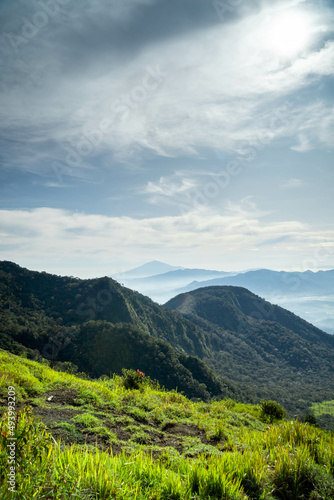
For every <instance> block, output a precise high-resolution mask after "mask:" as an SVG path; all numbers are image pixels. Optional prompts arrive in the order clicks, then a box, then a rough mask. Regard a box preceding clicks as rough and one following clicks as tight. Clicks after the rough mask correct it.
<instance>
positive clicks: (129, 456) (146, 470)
mask: <svg viewBox="0 0 334 500" xmlns="http://www.w3.org/2000/svg"><path fill="white" fill-rule="evenodd" d="M9 386H11V387H15V392H16V405H17V407H16V410H17V417H18V418H17V421H16V426H15V437H16V438H17V441H16V492H15V493H11V492H9V491H8V485H7V484H6V477H7V473H8V463H7V459H8V446H7V445H8V444H9V443H10V442H11V441H10V439H9V438H10V434H9V429H8V426H7V423H8V415H7V413H6V410H7V407H8V405H7V399H8V397H7V394H8V387H9ZM0 398H1V400H0V403H1V410H2V411H1V413H2V421H1V431H0V432H1V434H0V484H2V486H1V487H0V497H1V499H4V500H7V499H12V498H15V499H22V500H28V499H29V500H30V499H33V498H34V499H35V498H36V499H42V498H43V499H65V498H66V499H67V498H73V499H75V498H77V499H84V500H85V499H87V500H88V499H101V500H102V499H103V500H107V499H122V500H123V499H124V500H160V499H161V500H177V499H179V500H188V499H189V500H202V499H203V500H204V499H235V500H238V499H244V500H246V499H262V500H265V499H268V500H269V499H282V500H283V499H284V500H298V499H300V500H302V499H313V500H315V499H318V500H322V499H325V500H326V499H328V500H330V499H332V498H334V479H333V473H334V442H333V435H332V434H330V433H326V432H324V431H321V430H320V429H318V428H316V427H314V426H312V425H310V424H308V423H302V422H299V421H291V420H280V421H276V420H275V418H276V417H282V416H283V412H281V411H280V407H279V406H275V405H271V404H268V402H267V403H264V404H262V406H260V405H258V406H253V405H246V404H241V403H236V402H235V401H232V400H223V401H213V402H211V403H205V402H202V401H190V400H189V399H187V398H186V397H185V396H183V395H182V394H179V393H177V392H176V391H172V392H166V391H164V390H161V389H160V388H159V386H158V384H156V383H153V382H152V381H150V380H149V379H147V377H146V376H145V375H144V374H143V373H142V372H141V371H139V370H138V371H137V372H129V371H124V372H123V377H120V376H114V377H113V378H112V379H110V378H107V377H105V378H104V379H103V380H87V379H85V378H82V377H78V376H75V375H72V374H69V373H62V372H57V371H54V370H52V369H51V368H50V367H48V366H46V365H43V364H40V363H37V362H34V361H30V360H27V359H23V358H19V357H17V356H14V355H12V354H10V353H7V352H5V351H0ZM27 405H29V406H28V407H27ZM269 422H272V423H269Z"/></svg>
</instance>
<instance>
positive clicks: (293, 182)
mask: <svg viewBox="0 0 334 500" xmlns="http://www.w3.org/2000/svg"><path fill="white" fill-rule="evenodd" d="M303 184H304V183H303V181H302V180H301V179H295V178H291V179H289V180H288V181H287V182H284V184H281V187H282V188H284V189H291V188H299V187H301V186H303Z"/></svg>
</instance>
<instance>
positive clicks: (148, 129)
mask: <svg viewBox="0 0 334 500" xmlns="http://www.w3.org/2000/svg"><path fill="white" fill-rule="evenodd" d="M143 1H144V0H143ZM144 3H147V2H144ZM148 3H149V2H148ZM297 3H300V2H292V3H291V2H289V3H287V2H283V3H282V2H276V3H275V4H274V5H273V7H266V8H265V9H262V10H260V11H259V12H257V13H256V14H251V15H248V16H247V17H244V18H240V19H238V20H237V21H235V22H234V23H231V24H225V23H221V24H217V25H216V26H214V25H213V26H212V25H211V26H210V27H208V28H206V29H202V30H198V31H197V32H196V36H194V33H193V32H192V31H190V32H185V34H183V35H182V36H180V35H177V36H174V38H167V39H165V40H159V41H158V42H157V43H154V44H153V43H151V44H148V45H147V46H146V47H145V50H142V51H140V50H139V51H138V52H137V53H135V54H132V57H130V58H128V59H125V60H124V61H123V60H122V57H121V56H118V57H114V56H113V55H110V54H109V53H103V54H102V53H101V54H100V57H99V59H98V60H96V61H94V63H93V62H92V60H89V61H88V62H89V65H88V66H87V68H85V69H84V70H83V69H82V67H80V71H79V70H77V71H76V70H75V69H71V66H70V65H69V60H68V58H69V56H68V47H64V46H63V44H62V34H64V35H66V36H67V37H68V36H69V34H68V30H70V29H71V27H72V28H75V29H76V30H77V29H78V27H77V26H80V20H81V17H80V16H81V14H80V11H79V10H76V9H75V8H73V11H72V17H69V18H68V19H67V23H65V24H64V25H63V26H62V25H59V26H58V32H57V37H58V38H57V37H56V33H55V32H52V34H51V35H52V37H53V39H52V41H53V43H54V44H55V49H53V51H51V52H50V50H51V49H50V47H49V41H50V40H49V39H48V36H49V35H47V31H45V38H43V41H45V42H46V43H36V44H34V43H33V41H31V43H30V45H29V47H28V46H27V50H26V52H25V57H24V58H23V59H20V58H17V59H15V58H13V57H12V56H11V65H10V69H9V67H8V68H7V69H6V71H5V73H4V75H3V78H4V82H5V84H6V85H7V87H6V92H4V97H3V99H2V101H1V115H0V117H1V123H2V124H3V125H2V127H1V128H2V134H3V137H4V139H6V140H7V141H9V142H8V145H7V147H8V148H9V149H8V153H7V154H8V157H6V158H5V161H8V158H9V157H14V158H15V160H14V164H16V165H17V166H19V167H20V168H25V169H31V170H34V169H35V170H42V171H43V170H44V171H45V170H50V168H51V163H52V160H59V161H62V162H63V163H64V164H66V161H67V160H66V158H68V148H69V147H72V148H74V150H75V151H76V154H77V156H79V160H77V163H78V165H77V166H76V168H73V169H72V173H70V172H69V174H70V175H73V176H78V175H79V173H82V171H83V170H85V169H87V168H89V167H90V166H91V165H90V164H91V163H92V164H94V165H95V162H94V161H93V159H94V158H95V157H96V155H98V154H101V153H102V154H107V155H109V157H110V154H113V155H115V156H116V157H117V158H119V159H122V160H128V159H133V160H134V161H137V160H138V157H139V156H140V154H141V150H142V149H143V148H144V149H146V150H147V149H148V150H150V151H152V152H154V153H156V154H158V155H165V156H175V155H178V154H182V155H190V156H192V155H198V154H199V153H198V151H199V150H200V149H201V148H214V149H216V150H225V151H228V152H235V151H237V150H238V149H240V145H241V143H244V142H252V141H253V142H254V141H256V140H257V139H258V137H266V139H267V140H268V141H269V142H270V141H273V140H275V139H276V138H278V137H282V136H289V137H295V136H297V135H298V133H300V130H299V127H298V125H299V124H300V123H304V122H305V121H307V120H309V127H308V129H306V130H305V131H304V132H303V133H304V136H303V135H301V137H305V140H304V142H301V143H300V144H299V145H296V146H295V149H297V150H298V151H304V150H306V149H307V148H308V146H307V145H308V144H309V142H308V141H309V135H312V134H313V135H314V134H318V136H319V141H318V145H320V146H322V145H323V144H326V145H327V146H328V145H329V140H330V138H331V137H332V134H333V119H332V118H329V117H328V114H326V113H328V105H327V102H326V99H325V98H324V99H323V101H320V102H318V104H317V105H318V108H319V110H321V114H322V123H323V126H322V127H321V131H319V132H315V130H319V128H317V129H315V127H317V125H318V123H319V120H317V121H316V120H314V121H313V122H312V115H311V116H310V115H308V114H307V112H308V111H310V106H309V105H308V104H307V103H305V102H303V103H302V104H301V105H296V104H294V105H291V101H290V99H292V98H291V96H292V94H293V93H294V92H296V91H298V90H299V89H302V88H304V87H305V86H307V85H309V84H310V83H312V82H314V81H316V80H317V79H318V78H320V77H322V76H328V75H331V74H333V71H334V70H333V68H334V43H333V42H331V43H330V42H328V43H327V45H326V46H325V47H323V48H320V50H317V49H316V48H315V47H312V46H311V47H310V48H309V49H308V52H305V54H302V56H301V57H299V58H298V57H297V58H295V59H294V60H292V61H290V62H289V63H288V64H287V62H286V61H281V60H280V58H279V57H278V56H275V54H273V53H271V52H270V51H268V49H267V48H266V45H265V43H264V41H263V40H262V39H261V37H259V36H258V33H260V32H261V26H267V25H268V22H270V19H271V16H274V15H275V12H276V9H277V8H282V5H284V6H285V7H287V6H289V7H290V6H291V4H295V5H296V4H297ZM90 5H91V7H90V8H91V9H93V8H94V14H95V15H96V13H98V14H99V15H101V16H102V15H103V9H104V8H105V6H104V4H102V3H101V2H96V3H94V5H93V4H90ZM115 5H116V4H115ZM117 5H118V4H117ZM120 5H121V4H119V8H121V7H120ZM133 5H134V3H133V2H127V3H126V5H125V7H124V9H125V11H126V14H124V16H125V17H127V16H129V15H130V14H129V13H131V12H132V10H131V8H130V7H131V6H133ZM296 8H297V9H298V8H300V9H301V8H302V3H301V5H299V6H298V5H296ZM116 10H117V9H116ZM120 15H121V14H120ZM122 15H123V14H122ZM310 15H313V23H314V31H315V32H316V31H317V30H320V29H322V28H323V26H325V27H326V25H327V28H328V30H330V25H329V21H326V19H325V18H324V17H320V15H319V14H318V13H317V10H316V9H314V10H312V9H311V12H310ZM56 21H57V19H56V18H55V22H56ZM59 21H60V18H59ZM71 22H72V23H73V26H71ZM51 35H50V37H51ZM43 36H44V35H43ZM314 36H315V38H316V35H314ZM92 42H93V40H92ZM7 49H8V50H9V48H8V47H7ZM41 61H43V63H41ZM148 68H150V69H148ZM159 68H160V69H159ZM153 73H154V74H155V75H156V76H155V77H152V74H153ZM19 76H20V84H19V85H17V84H14V83H15V82H16V80H17V78H18V77H19ZM282 105H283V106H285V109H286V111H285V116H284V120H283V121H282V122H281V123H279V120H278V119H277V112H278V110H279V109H280V107H282ZM314 112H316V110H314ZM326 117H327V120H326V119H325V120H324V118H326ZM108 120H109V126H108V127H107V126H106V124H107V122H108ZM325 122H326V123H325ZM273 123H275V124H276V125H275V126H272V124H273ZM306 128H307V127H306ZM13 134H15V137H16V140H17V142H16V144H15V154H13V150H11V149H10V141H11V139H12V138H13ZM87 141H91V143H92V144H90V143H89V142H87ZM310 143H311V144H313V142H312V141H311V142H310ZM89 144H90V145H89ZM310 147H311V146H310ZM87 148H88V149H87ZM87 151H88V152H87ZM101 161H103V160H101Z"/></svg>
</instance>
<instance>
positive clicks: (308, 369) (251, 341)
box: [0, 262, 334, 412]
mask: <svg viewBox="0 0 334 500" xmlns="http://www.w3.org/2000/svg"><path fill="white" fill-rule="evenodd" d="M167 306H168V307H163V306H159V305H158V304H156V303H154V302H153V301H152V300H150V299H149V298H147V297H145V296H143V295H141V294H140V293H138V292H134V291H132V290H129V289H127V288H125V287H123V286H121V285H120V284H119V283H117V282H116V281H114V280H113V279H111V278H107V277H105V278H99V279H91V280H80V279H77V278H73V277H60V276H55V275H51V274H47V273H39V272H33V271H29V270H27V269H23V268H21V267H19V266H17V265H16V264H13V263H11V262H1V263H0V314H1V327H0V346H1V347H2V348H3V349H6V350H8V351H10V352H12V353H14V354H19V355H26V356H27V357H29V358H31V359H37V360H41V359H42V358H43V357H44V358H47V359H48V360H49V362H50V363H51V365H52V366H58V367H59V368H62V367H70V368H71V365H69V363H72V365H75V366H76V367H77V369H78V370H79V371H81V372H86V373H88V374H89V375H90V376H93V377H100V376H101V375H110V373H114V372H115V373H120V372H121V369H122V368H132V369H139V370H141V371H143V372H145V373H146V375H149V376H150V377H151V378H154V379H157V380H159V382H160V383H161V384H163V385H164V386H165V387H166V388H167V389H173V388H176V387H177V388H178V390H181V391H184V392H185V394H187V395H188V396H190V397H195V398H202V399H208V398H210V397H213V396H215V397H218V398H220V397H233V398H237V399H240V400H244V401H245V400H248V401H253V402H257V401H259V400H260V399H262V398H266V399H268V398H270V399H276V400H278V401H280V402H281V403H282V404H283V405H284V406H285V407H286V408H287V409H288V410H289V411H290V412H295V411H297V412H302V411H304V410H305V409H306V408H307V407H308V406H309V405H310V404H311V403H313V402H316V401H323V400H331V399H334V398H333V391H334V381H333V361H334V338H333V337H332V336H330V335H327V334H325V333H324V332H321V331H320V330H318V329H317V328H315V327H313V326H312V325H310V324H308V323H307V322H305V321H303V320H301V319H300V318H298V317H297V316H295V315H294V314H292V313H289V312H288V311H285V310H284V309H282V308H279V307H276V306H272V305H271V304H270V303H268V302H266V301H264V300H263V299H261V298H260V297H257V296H256V295H254V294H252V293H251V292H249V291H248V290H245V289H242V288H238V287H213V288H206V289H199V290H196V291H193V292H190V293H186V294H182V295H180V296H178V297H176V298H174V299H172V300H171V301H170V302H169V303H168V304H167ZM172 309H174V310H172ZM72 369H73V366H72Z"/></svg>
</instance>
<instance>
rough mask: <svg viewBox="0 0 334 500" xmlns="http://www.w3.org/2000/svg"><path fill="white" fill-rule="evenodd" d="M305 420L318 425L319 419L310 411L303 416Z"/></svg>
mask: <svg viewBox="0 0 334 500" xmlns="http://www.w3.org/2000/svg"><path fill="white" fill-rule="evenodd" d="M303 422H305V423H308V424H311V425H317V419H316V417H315V415H314V413H312V412H311V411H308V412H307V413H306V415H305V417H304V418H303Z"/></svg>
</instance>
